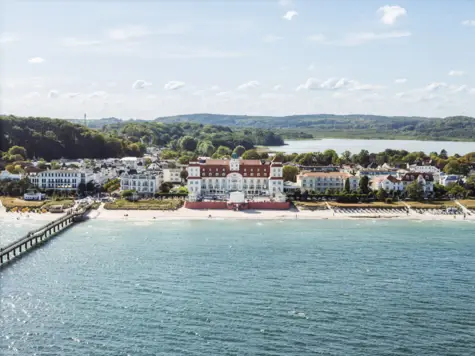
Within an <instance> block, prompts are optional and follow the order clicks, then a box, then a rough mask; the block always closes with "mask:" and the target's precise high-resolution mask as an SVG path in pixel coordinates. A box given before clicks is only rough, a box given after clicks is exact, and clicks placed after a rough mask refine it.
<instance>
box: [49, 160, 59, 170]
mask: <svg viewBox="0 0 475 356" xmlns="http://www.w3.org/2000/svg"><path fill="white" fill-rule="evenodd" d="M60 168H61V165H60V164H59V163H58V162H56V161H53V162H51V169H60Z"/></svg>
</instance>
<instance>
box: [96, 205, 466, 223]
mask: <svg viewBox="0 0 475 356" xmlns="http://www.w3.org/2000/svg"><path fill="white" fill-rule="evenodd" d="M89 218H90V219H97V220H108V221H117V220H120V221H128V220H131V221H150V220H208V219H214V220H298V219H305V220H308V219H314V220H358V219H391V220H433V221H436V220H437V221H438V220H447V221H463V220H464V217H463V216H462V215H457V216H456V217H455V218H454V215H433V214H417V213H415V212H411V213H410V214H409V215H408V214H406V213H375V214H368V213H365V214H344V213H343V214H342V213H335V214H333V211H331V210H316V211H308V210H303V211H299V210H296V209H291V210H245V211H233V210H191V209H186V208H180V209H178V210H175V211H159V210H106V209H104V208H103V207H102V206H101V207H100V208H99V209H97V210H93V211H91V212H90V213H89ZM465 220H473V221H475V216H473V215H472V216H469V215H467V216H466V219H465Z"/></svg>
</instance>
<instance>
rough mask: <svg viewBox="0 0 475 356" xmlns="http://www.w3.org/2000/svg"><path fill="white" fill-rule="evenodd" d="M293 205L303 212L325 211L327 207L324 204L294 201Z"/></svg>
mask: <svg viewBox="0 0 475 356" xmlns="http://www.w3.org/2000/svg"><path fill="white" fill-rule="evenodd" d="M294 205H295V206H297V207H299V208H301V209H303V210H322V209H327V205H326V204H325V203H324V202H316V201H294Z"/></svg>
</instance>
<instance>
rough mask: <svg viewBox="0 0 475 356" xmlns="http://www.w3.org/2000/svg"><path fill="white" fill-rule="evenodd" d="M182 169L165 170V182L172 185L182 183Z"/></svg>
mask: <svg viewBox="0 0 475 356" xmlns="http://www.w3.org/2000/svg"><path fill="white" fill-rule="evenodd" d="M182 170H183V169H182V168H165V169H164V170H163V181H165V182H170V183H181V181H182V178H181V171H182Z"/></svg>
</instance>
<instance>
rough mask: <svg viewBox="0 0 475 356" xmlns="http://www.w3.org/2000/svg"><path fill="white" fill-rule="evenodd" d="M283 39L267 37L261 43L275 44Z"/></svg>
mask: <svg viewBox="0 0 475 356" xmlns="http://www.w3.org/2000/svg"><path fill="white" fill-rule="evenodd" d="M283 39H284V37H281V36H275V35H267V36H265V37H264V39H263V41H264V42H267V43H272V42H277V41H280V40H283Z"/></svg>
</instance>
